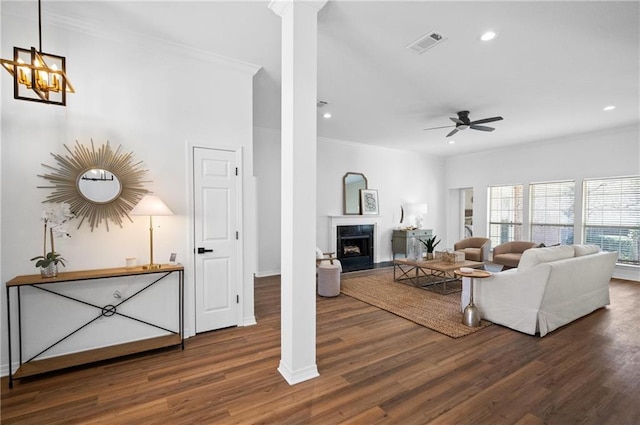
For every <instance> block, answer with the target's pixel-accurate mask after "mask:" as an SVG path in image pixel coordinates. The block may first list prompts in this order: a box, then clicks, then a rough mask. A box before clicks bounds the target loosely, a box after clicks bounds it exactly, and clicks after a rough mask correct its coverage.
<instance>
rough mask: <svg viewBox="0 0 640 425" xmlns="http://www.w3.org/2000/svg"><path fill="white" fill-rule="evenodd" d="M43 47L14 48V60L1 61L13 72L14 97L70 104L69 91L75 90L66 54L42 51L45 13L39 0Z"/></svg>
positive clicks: (40, 42) (40, 37) (5, 67)
mask: <svg viewBox="0 0 640 425" xmlns="http://www.w3.org/2000/svg"><path fill="white" fill-rule="evenodd" d="M38 42H39V48H38V49H36V48H35V47H31V49H23V48H20V47H14V48H13V60H8V59H0V63H1V64H2V66H3V67H4V69H6V70H7V71H9V73H10V74H11V75H12V76H13V97H14V99H20V100H30V101H34V102H42V103H49V104H52V105H62V106H64V105H66V104H67V93H75V91H74V89H73V86H72V85H71V82H70V81H69V79H68V78H67V74H66V73H65V71H66V64H65V58H64V56H57V55H52V54H50V53H44V52H43V51H42V13H41V8H40V0H38Z"/></svg>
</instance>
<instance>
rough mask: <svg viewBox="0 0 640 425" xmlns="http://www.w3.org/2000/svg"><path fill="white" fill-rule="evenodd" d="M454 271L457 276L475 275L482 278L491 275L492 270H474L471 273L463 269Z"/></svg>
mask: <svg viewBox="0 0 640 425" xmlns="http://www.w3.org/2000/svg"><path fill="white" fill-rule="evenodd" d="M453 273H455V275H456V276H462V277H474V278H480V279H482V278H485V277H489V276H491V272H488V271H486V270H474V271H473V272H471V273H465V272H463V271H461V270H454V272H453Z"/></svg>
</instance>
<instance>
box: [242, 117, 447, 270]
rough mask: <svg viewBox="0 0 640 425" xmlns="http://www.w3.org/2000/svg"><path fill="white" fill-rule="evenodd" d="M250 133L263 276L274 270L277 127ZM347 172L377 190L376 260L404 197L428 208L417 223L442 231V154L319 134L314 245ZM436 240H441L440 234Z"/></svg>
mask: <svg viewBox="0 0 640 425" xmlns="http://www.w3.org/2000/svg"><path fill="white" fill-rule="evenodd" d="M254 137H255V152H256V170H255V172H256V177H257V180H258V187H259V190H258V208H259V217H258V221H259V225H258V227H259V230H258V239H259V247H260V249H259V258H258V271H259V272H258V275H259V276H266V275H270V274H277V273H279V271H280V225H279V220H280V195H279V192H280V174H279V172H280V170H279V163H280V138H279V133H278V132H276V131H272V130H265V129H256V132H255V136H254ZM347 172H358V173H363V174H364V175H365V176H366V177H367V181H368V187H369V189H377V190H378V201H379V206H380V229H379V232H380V235H379V240H380V241H381V242H382V243H381V244H380V245H379V246H378V247H376V248H375V249H376V250H378V253H377V254H376V257H377V258H378V259H379V260H380V261H390V260H391V232H392V229H394V228H397V227H400V223H399V221H400V205H402V204H405V203H407V202H426V203H427V204H428V205H429V213H428V214H427V215H426V216H425V219H424V223H423V227H424V228H429V229H433V230H434V232H435V233H436V234H438V236H440V235H441V234H442V235H443V236H444V232H445V225H446V220H445V209H446V208H445V206H444V205H443V204H442V202H441V200H442V199H444V198H445V196H444V192H443V190H444V189H443V185H442V179H443V173H444V169H443V160H442V159H439V158H434V157H430V156H426V155H417V154H415V153H410V152H405V151H400V150H395V149H387V148H374V147H371V146H365V145H361V144H357V143H349V142H344V141H337V140H330V139H325V138H319V139H318V187H317V195H318V200H317V205H318V207H317V245H318V247H320V248H321V249H323V250H328V249H330V247H331V240H330V231H331V228H330V219H329V217H330V216H336V215H342V214H343V192H342V178H343V177H344V175H345V174H346V173H347ZM404 225H407V223H406V222H405V224H404ZM442 245H446V240H445V239H444V238H443V242H442Z"/></svg>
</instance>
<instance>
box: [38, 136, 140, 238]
mask: <svg viewBox="0 0 640 425" xmlns="http://www.w3.org/2000/svg"><path fill="white" fill-rule="evenodd" d="M64 147H65V149H66V150H67V152H69V155H60V154H54V153H51V155H52V156H53V158H54V159H55V160H56V162H57V163H58V165H57V167H51V166H48V165H46V164H42V165H43V166H45V167H46V168H48V169H50V170H52V172H51V173H49V174H43V175H38V176H39V177H42V178H45V179H47V180H49V182H51V184H52V185H51V186H38V187H39V188H43V189H53V192H52V193H51V194H50V195H49V196H47V199H46V201H45V202H66V203H68V204H69V205H70V207H71V211H73V212H74V213H75V214H76V216H77V217H78V218H79V219H80V222H79V223H78V228H80V226H82V223H84V221H85V220H86V221H87V223H88V224H89V226H90V227H91V231H93V229H94V228H96V227H98V226H99V225H100V224H101V223H102V222H103V221H104V223H105V225H106V227H107V231H108V230H109V221H112V222H113V223H115V224H117V225H118V226H120V227H122V221H123V219H124V218H125V217H126V218H128V219H129V221H131V218H129V211H131V209H132V208H133V207H134V206H135V205H136V204H137V203H138V201H140V199H142V197H143V196H144V195H145V194H147V193H149V191H148V190H147V189H145V188H144V187H143V183H148V181H143V180H142V178H143V176H144V174H145V173H146V172H147V170H144V169H141V168H140V164H141V163H142V161H139V162H136V163H134V162H133V152H129V153H123V152H122V146H118V148H117V149H116V150H115V151H113V150H112V149H111V145H110V144H109V142H107V143H105V144H103V145H101V146H99V147H98V149H96V148H95V146H94V144H93V140H91V148H88V147H86V146H83V145H81V144H80V143H79V142H78V141H77V140H76V144H75V146H74V149H73V150H71V149H69V147H67V145H64Z"/></svg>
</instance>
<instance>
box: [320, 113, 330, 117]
mask: <svg viewBox="0 0 640 425" xmlns="http://www.w3.org/2000/svg"><path fill="white" fill-rule="evenodd" d="M322 116H323V117H324V118H331V114H330V113H329V112H325V113H324V114H323V115H322Z"/></svg>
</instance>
